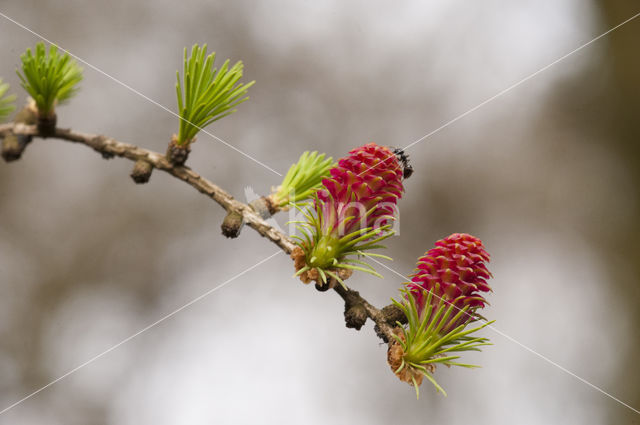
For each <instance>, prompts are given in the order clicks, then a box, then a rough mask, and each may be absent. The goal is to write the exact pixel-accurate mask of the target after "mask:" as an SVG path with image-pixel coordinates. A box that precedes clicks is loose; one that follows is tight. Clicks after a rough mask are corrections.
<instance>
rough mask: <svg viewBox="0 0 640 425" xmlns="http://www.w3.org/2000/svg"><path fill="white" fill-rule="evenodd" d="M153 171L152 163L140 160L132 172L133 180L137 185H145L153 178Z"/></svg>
mask: <svg viewBox="0 0 640 425" xmlns="http://www.w3.org/2000/svg"><path fill="white" fill-rule="evenodd" d="M152 171H153V165H151V163H149V162H147V161H145V160H144V159H139V160H137V161H136V163H135V164H134V165H133V170H131V178H132V179H133V181H134V182H136V183H137V184H144V183H147V182H148V181H149V179H150V178H151V172H152Z"/></svg>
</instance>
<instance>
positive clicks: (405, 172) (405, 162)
mask: <svg viewBox="0 0 640 425" xmlns="http://www.w3.org/2000/svg"><path fill="white" fill-rule="evenodd" d="M393 153H395V154H396V157H398V161H400V163H401V164H402V177H404V178H405V179H408V178H409V177H411V175H412V174H413V167H412V166H411V164H409V155H407V154H406V153H404V149H402V148H393Z"/></svg>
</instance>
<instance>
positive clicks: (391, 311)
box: [381, 304, 407, 327]
mask: <svg viewBox="0 0 640 425" xmlns="http://www.w3.org/2000/svg"><path fill="white" fill-rule="evenodd" d="M381 312H382V314H383V315H384V319H385V321H386V322H387V323H388V324H389V325H390V326H392V327H394V326H396V322H400V323H401V324H403V325H404V324H406V323H407V316H405V315H404V313H403V311H402V310H401V309H400V308H399V307H398V306H396V305H395V304H389V305H387V306H385V307H383V308H382V310H381Z"/></svg>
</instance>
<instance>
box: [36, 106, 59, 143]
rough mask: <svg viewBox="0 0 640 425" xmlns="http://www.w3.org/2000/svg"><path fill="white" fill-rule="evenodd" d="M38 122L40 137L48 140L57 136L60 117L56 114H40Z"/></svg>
mask: <svg viewBox="0 0 640 425" xmlns="http://www.w3.org/2000/svg"><path fill="white" fill-rule="evenodd" d="M37 116H38V121H37V122H36V127H37V129H38V133H39V136H40V137H43V138H45V139H46V138H47V137H53V136H55V134H56V124H57V122H58V116H57V115H56V113H55V112H53V113H51V115H44V116H43V115H40V114H39V113H38V115H37Z"/></svg>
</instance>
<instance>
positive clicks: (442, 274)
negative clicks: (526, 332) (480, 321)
mask: <svg viewBox="0 0 640 425" xmlns="http://www.w3.org/2000/svg"><path fill="white" fill-rule="evenodd" d="M489 259H490V257H489V254H488V253H487V251H485V249H484V246H483V245H482V241H481V240H480V239H478V238H476V237H474V236H471V235H468V234H466V233H454V234H452V235H451V236H448V237H446V238H444V239H442V240H439V241H438V242H436V247H435V248H432V249H430V250H429V251H427V252H426V253H425V255H424V256H422V257H420V258H419V259H418V264H417V268H416V270H415V273H414V274H413V275H412V279H411V281H412V283H409V284H408V285H407V286H408V288H409V290H410V291H411V292H412V293H413V294H414V296H415V298H416V302H417V304H418V309H419V310H421V309H422V308H424V302H425V299H424V297H423V294H424V293H423V291H421V289H425V290H427V291H429V290H433V295H434V297H433V300H432V303H436V304H437V303H438V302H439V301H440V298H442V299H443V300H444V301H445V302H448V303H451V304H453V305H454V306H455V307H456V308H457V309H462V308H464V307H466V306H469V307H470V308H469V311H468V313H469V314H465V315H463V317H461V318H460V319H459V320H458V321H457V322H456V323H452V324H451V325H449V326H447V329H444V331H447V330H450V329H452V328H455V327H456V326H459V325H461V324H464V323H467V322H469V321H471V320H473V319H474V318H475V315H474V311H475V310H476V309H478V308H482V307H484V306H485V304H486V303H487V301H486V300H485V299H484V297H483V296H482V294H481V293H482V292H489V291H491V287H490V286H489V285H488V284H487V279H489V278H490V277H491V273H489V270H488V269H487V266H486V264H485V263H488V262H489Z"/></svg>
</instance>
